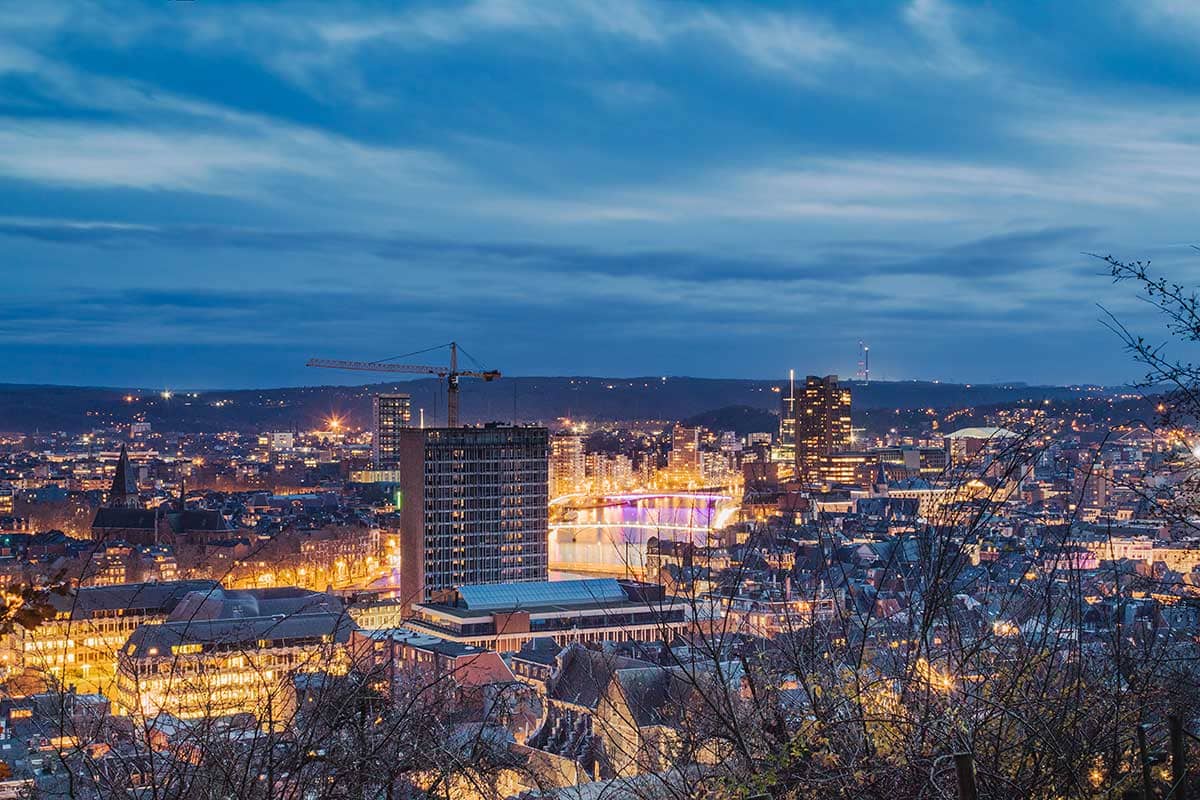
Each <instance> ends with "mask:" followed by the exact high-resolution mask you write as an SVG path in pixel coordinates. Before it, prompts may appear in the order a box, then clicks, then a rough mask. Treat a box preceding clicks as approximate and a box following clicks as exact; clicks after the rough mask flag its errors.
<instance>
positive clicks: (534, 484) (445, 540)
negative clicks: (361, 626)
mask: <svg viewBox="0 0 1200 800" xmlns="http://www.w3.org/2000/svg"><path fill="white" fill-rule="evenodd" d="M398 438H399V456H400V463H399V469H400V489H401V498H400V528H401V533H400V590H401V594H402V596H403V598H404V599H405V600H406V601H407V602H415V603H420V602H423V601H425V600H429V599H431V598H434V597H437V596H439V595H441V594H444V593H445V592H446V591H447V590H450V589H453V588H455V587H457V586H462V585H464V584H477V583H511V582H515V581H544V580H546V579H547V577H548V574H547V568H548V564H547V545H548V537H549V526H548V516H549V502H550V500H549V487H548V475H547V466H548V462H549V449H550V448H549V432H548V431H547V430H546V429H545V428H535V427H513V426H502V425H486V426H484V427H482V428H405V429H402V430H401V431H400V433H399V437H398Z"/></svg>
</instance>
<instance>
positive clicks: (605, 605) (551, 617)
mask: <svg viewBox="0 0 1200 800" xmlns="http://www.w3.org/2000/svg"><path fill="white" fill-rule="evenodd" d="M686 611H687V608H686V606H685V604H684V603H682V602H679V601H677V600H676V599H675V598H673V597H670V596H668V595H667V594H666V591H665V589H664V588H663V587H662V586H660V585H658V584H653V583H641V582H637V581H620V580H617V579H616V578H595V579H590V580H574V581H544V582H537V583H508V584H498V585H488V586H460V587H458V589H456V590H454V592H453V593H452V594H451V595H450V596H449V597H448V598H447V599H446V600H445V602H440V603H419V604H417V605H415V606H414V607H413V616H412V619H410V620H409V622H408V623H407V627H409V628H412V629H414V630H419V631H423V632H425V633H429V634H432V635H434V636H439V637H441V638H443V639H446V640H448V641H452V642H459V643H462V644H468V645H472V646H475V647H484V648H490V649H493V650H496V651H497V652H501V653H514V652H516V651H518V650H520V649H521V648H522V647H523V646H524V645H525V643H526V642H529V641H531V640H532V639H537V638H540V637H546V636H553V637H554V639H555V641H557V642H558V643H559V644H560V645H566V644H570V643H571V642H603V641H655V640H669V639H672V638H674V636H675V635H676V634H680V633H685V632H687V631H689V630H690V629H691V623H690V622H689V621H688V619H687V614H686Z"/></svg>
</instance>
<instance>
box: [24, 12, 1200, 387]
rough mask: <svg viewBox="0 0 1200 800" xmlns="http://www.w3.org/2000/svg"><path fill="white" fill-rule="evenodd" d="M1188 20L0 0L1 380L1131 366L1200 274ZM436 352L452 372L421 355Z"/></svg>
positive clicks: (933, 375) (1063, 371) (948, 375)
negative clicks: (318, 361)
mask: <svg viewBox="0 0 1200 800" xmlns="http://www.w3.org/2000/svg"><path fill="white" fill-rule="evenodd" d="M1198 39H1200V4H1197V3H1194V2H1190V0H1114V1H1113V2H1110V3H1095V2H1091V1H1090V0H1080V1H1079V2H1071V1H1070V0H1063V2H1055V3H1043V2H1028V3H1021V2H1011V3H1008V2H1006V3H992V2H950V0H911V2H907V3H904V2H894V3H893V2H888V3H884V2H870V1H869V0H868V1H866V2H857V3H811V4H803V3H787V4H784V3H778V4H772V3H766V2H733V1H732V0H728V1H725V0H710V1H709V2H703V3H699V2H697V3H685V2H651V0H602V1H598V2H583V1H582V0H553V2H545V0H475V1H474V2H450V1H446V0H443V1H441V2H431V3H411V4H407V3H392V2H388V3H382V2H380V3H367V2H339V3H328V2H312V3H308V2H303V0H290V1H289V2H287V3H261V4H259V3H238V2H216V0H193V1H192V2H149V0H147V2H120V3H119V2H86V1H84V2H72V3H48V2H47V3H29V2H21V1H19V0H11V1H10V0H0V276H2V278H3V284H2V289H0V358H2V359H3V361H4V363H5V365H6V369H5V372H4V377H3V378H2V380H4V381H7V382H30V383H62V384H85V385H116V386H151V387H159V386H162V387H173V388H226V387H248V386H277V385H299V384H306V383H328V382H363V381H364V380H365V379H367V378H369V377H370V376H364V375H361V374H353V373H349V374H345V375H343V374H341V373H332V372H326V371H321V372H319V373H318V372H317V371H315V370H311V369H306V368H305V367H304V361H305V359H306V358H308V357H310V356H321V357H331V358H353V359H369V360H374V359H379V358H385V357H389V356H393V355H397V354H400V353H405V352H409V351H414V350H419V349H422V348H425V347H428V346H430V345H434V344H438V343H441V342H447V341H450V340H452V339H456V340H458V341H459V342H461V343H462V344H463V345H464V347H466V349H467V350H468V351H469V352H470V353H471V354H472V355H473V356H475V357H476V358H477V359H478V360H479V361H480V362H481V363H483V364H485V365H486V366H488V367H491V368H496V369H500V370H501V371H503V372H505V373H508V374H517V375H539V374H541V375H605V376H635V375H636V376H642V375H693V376H705V377H746V378H770V377H775V376H783V375H786V371H787V369H789V368H795V369H796V370H797V372H799V373H800V374H805V373H819V374H825V373H839V374H842V375H852V374H853V373H854V371H855V369H856V362H857V359H858V342H859V341H860V340H863V341H866V342H867V343H869V345H870V348H871V360H872V365H871V366H872V377H874V378H883V379H909V378H927V379H940V380H954V381H964V382H987V381H1009V380H1024V381H1029V382H1036V383H1073V382H1098V383H1109V384H1113V383H1120V382H1123V381H1126V380H1130V379H1132V378H1135V377H1137V375H1138V370H1137V368H1136V365H1134V364H1133V363H1132V362H1131V361H1130V360H1129V358H1128V356H1127V355H1126V354H1124V353H1123V352H1122V351H1121V348H1120V345H1119V342H1117V340H1116V339H1115V337H1114V336H1113V335H1112V334H1111V332H1109V331H1108V330H1107V329H1106V328H1105V327H1104V326H1103V325H1102V324H1101V321H1100V319H1101V316H1102V315H1103V313H1104V312H1103V311H1102V310H1101V306H1103V308H1104V309H1108V310H1109V311H1111V312H1113V313H1114V314H1116V315H1117V316H1118V317H1119V318H1120V319H1121V320H1122V321H1124V322H1126V323H1127V324H1128V325H1130V326H1131V327H1132V328H1134V329H1135V330H1137V331H1138V332H1144V333H1146V334H1147V335H1148V336H1149V337H1150V338H1152V339H1153V338H1154V337H1156V336H1162V333H1161V326H1160V325H1159V324H1158V323H1157V321H1155V320H1154V318H1153V316H1152V315H1151V313H1150V310H1149V309H1148V307H1147V305H1146V304H1145V303H1144V302H1140V301H1139V300H1138V299H1137V298H1136V297H1135V296H1134V294H1133V293H1132V291H1131V289H1130V287H1128V286H1116V287H1114V286H1113V285H1112V284H1111V281H1110V280H1109V279H1108V278H1107V277H1106V274H1105V270H1104V268H1103V265H1102V264H1100V263H1098V262H1097V261H1096V260H1095V259H1093V258H1090V257H1089V256H1087V255H1086V253H1101V254H1107V253H1111V254H1113V255H1116V256H1118V257H1120V258H1128V259H1133V258H1139V259H1151V260H1152V261H1153V263H1154V265H1155V268H1156V269H1161V270H1163V271H1164V272H1166V273H1167V274H1169V275H1171V276H1172V277H1173V278H1175V279H1177V280H1180V281H1183V282H1188V283H1194V282H1200V253H1197V251H1196V250H1194V249H1192V247H1191V246H1192V245H1193V244H1194V243H1196V242H1198V241H1200V232H1198V231H1197V226H1196V221H1197V210H1198V209H1200V202H1197V199H1198V194H1200V180H1198V179H1200V92H1198V89H1200V48H1197V47H1195V42H1196V41H1197V40H1198ZM430 357H433V358H436V354H430Z"/></svg>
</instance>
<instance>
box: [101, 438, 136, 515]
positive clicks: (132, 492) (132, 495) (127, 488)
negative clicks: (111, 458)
mask: <svg viewBox="0 0 1200 800" xmlns="http://www.w3.org/2000/svg"><path fill="white" fill-rule="evenodd" d="M108 505H109V506H110V507H111V508H141V505H142V504H141V500H140V498H139V497H138V488H137V478H136V477H134V474H133V469H132V468H131V467H130V466H129V452H128V451H127V450H126V449H125V445H121V455H120V456H119V457H118V458H117V471H116V474H115V475H113V482H112V488H111V489H109V490H108Z"/></svg>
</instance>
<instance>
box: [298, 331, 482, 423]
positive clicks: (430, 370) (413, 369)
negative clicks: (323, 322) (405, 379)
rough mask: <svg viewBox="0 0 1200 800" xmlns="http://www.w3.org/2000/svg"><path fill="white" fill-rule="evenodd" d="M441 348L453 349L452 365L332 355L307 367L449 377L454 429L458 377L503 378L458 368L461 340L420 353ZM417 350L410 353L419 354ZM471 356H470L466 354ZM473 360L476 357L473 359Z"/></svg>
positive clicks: (448, 397) (448, 415) (449, 416)
mask: <svg viewBox="0 0 1200 800" xmlns="http://www.w3.org/2000/svg"><path fill="white" fill-rule="evenodd" d="M442 347H449V348H450V366H449V367H435V366H429V365H426V364H393V363H391V360H390V359H386V358H385V359H382V360H380V361H339V360H337V359H333V358H310V359H309V360H308V362H307V363H306V364H305V366H308V367H323V368H325V369H349V370H357V371H360V372H407V373H416V374H423V375H437V376H438V377H439V378H445V379H446V422H447V424H448V425H449V426H450V427H451V428H457V427H458V379H459V378H482V379H483V380H485V381H494V380H496V378H499V377H500V372H499V371H498V370H494V369H487V370H485V369H479V370H468V369H461V370H460V369H459V368H458V350H459V347H458V343H457V342H450V344H448V345H444V344H443V345H438V346H437V347H430V348H427V349H426V350H419V351H417V352H418V353H427V352H429V350H437V349H440V348H442ZM463 352H464V354H466V351H463ZM416 354H417V353H408V354H407V355H416ZM467 357H468V358H470V356H469V355H467ZM393 358H404V356H393ZM471 360H472V361H474V359H471Z"/></svg>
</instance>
